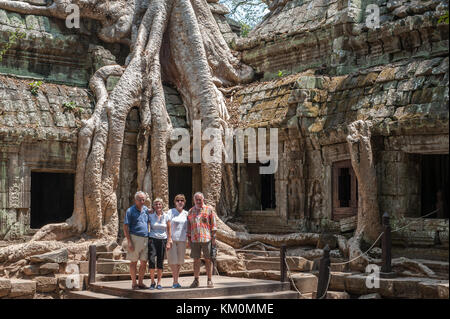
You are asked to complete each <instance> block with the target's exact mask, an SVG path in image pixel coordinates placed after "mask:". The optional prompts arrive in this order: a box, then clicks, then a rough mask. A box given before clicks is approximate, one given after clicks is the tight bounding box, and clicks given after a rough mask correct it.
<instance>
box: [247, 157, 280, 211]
mask: <svg viewBox="0 0 450 319" xmlns="http://www.w3.org/2000/svg"><path fill="white" fill-rule="evenodd" d="M268 165H269V163H267V164H260V163H247V164H246V170H247V171H246V174H247V178H248V180H247V184H248V187H247V194H246V199H245V200H246V201H248V202H247V203H246V208H247V209H249V210H273V209H275V207H276V200H275V174H260V173H259V168H260V167H261V166H268Z"/></svg>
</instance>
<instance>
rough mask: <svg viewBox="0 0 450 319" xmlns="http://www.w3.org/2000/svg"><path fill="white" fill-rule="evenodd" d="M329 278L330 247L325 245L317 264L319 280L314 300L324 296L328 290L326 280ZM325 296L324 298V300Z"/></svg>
mask: <svg viewBox="0 0 450 319" xmlns="http://www.w3.org/2000/svg"><path fill="white" fill-rule="evenodd" d="M329 278H330V247H329V246H328V244H327V245H325V247H324V249H323V256H322V258H321V259H320V264H319V280H318V281H317V292H316V299H319V298H321V297H322V296H324V295H325V293H326V292H327V289H328V279H329ZM326 297H327V296H324V299H326Z"/></svg>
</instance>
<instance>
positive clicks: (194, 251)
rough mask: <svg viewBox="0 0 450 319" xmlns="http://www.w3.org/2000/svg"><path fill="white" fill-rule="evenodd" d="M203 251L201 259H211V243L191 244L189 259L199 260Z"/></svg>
mask: <svg viewBox="0 0 450 319" xmlns="http://www.w3.org/2000/svg"><path fill="white" fill-rule="evenodd" d="M201 251H203V258H206V259H210V258H211V241H209V242H207V243H191V258H200V257H201V256H200V254H201Z"/></svg>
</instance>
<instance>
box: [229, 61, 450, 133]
mask: <svg viewBox="0 0 450 319" xmlns="http://www.w3.org/2000/svg"><path fill="white" fill-rule="evenodd" d="M448 63H449V58H448V57H446V58H443V57H439V58H434V59H421V60H416V61H414V62H411V63H406V62H399V63H395V64H389V65H385V66H378V67H372V68H368V69H365V70H361V71H360V72H357V73H352V74H347V75H343V76H334V77H329V76H324V75H314V72H313V71H310V72H303V73H298V74H294V75H289V76H286V77H283V78H280V79H277V80H273V81H267V82H261V83H253V84H250V85H248V86H246V87H244V88H242V89H240V90H238V91H237V92H235V93H234V94H233V99H232V101H233V103H234V104H236V106H235V107H238V109H239V116H240V120H241V123H240V124H241V126H247V127H269V126H270V127H275V126H286V125H288V122H289V120H290V119H291V118H293V117H296V119H298V120H299V123H300V126H301V128H302V131H304V132H305V134H313V133H314V134H318V135H324V134H325V135H327V134H328V133H329V132H331V131H336V130H338V131H339V130H343V131H345V130H346V125H347V124H348V123H350V122H352V121H354V120H356V119H363V120H373V121H374V122H375V123H377V125H376V127H375V132H378V133H379V134H394V133H395V131H396V130H397V131H401V132H403V133H406V132H408V131H409V132H419V131H422V132H428V133H430V132H433V131H437V132H442V131H443V130H447V129H448V118H449V113H448V102H449V95H448V81H449V71H448ZM228 101H229V104H230V101H231V99H228Z"/></svg>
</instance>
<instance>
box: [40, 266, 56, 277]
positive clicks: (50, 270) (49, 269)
mask: <svg viewBox="0 0 450 319" xmlns="http://www.w3.org/2000/svg"><path fill="white" fill-rule="evenodd" d="M58 272H59V264H57V263H46V264H43V265H41V266H40V267H39V273H40V274H41V275H47V274H51V273H53V274H56V273H58Z"/></svg>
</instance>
